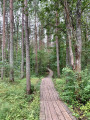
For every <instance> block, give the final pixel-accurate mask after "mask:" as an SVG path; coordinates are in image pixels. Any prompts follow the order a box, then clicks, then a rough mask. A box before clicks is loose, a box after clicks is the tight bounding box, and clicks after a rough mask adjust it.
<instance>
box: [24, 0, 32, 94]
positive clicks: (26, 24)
mask: <svg viewBox="0 0 90 120" xmlns="http://www.w3.org/2000/svg"><path fill="white" fill-rule="evenodd" d="M25 40H26V91H27V94H30V88H31V87H30V86H31V83H30V50H29V31H28V10H27V0H25Z"/></svg>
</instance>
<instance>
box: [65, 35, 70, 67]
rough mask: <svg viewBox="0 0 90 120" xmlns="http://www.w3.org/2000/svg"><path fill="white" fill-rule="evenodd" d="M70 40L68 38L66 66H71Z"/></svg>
mask: <svg viewBox="0 0 90 120" xmlns="http://www.w3.org/2000/svg"><path fill="white" fill-rule="evenodd" d="M70 63H71V62H70V54H69V40H68V37H67V38H66V66H70Z"/></svg>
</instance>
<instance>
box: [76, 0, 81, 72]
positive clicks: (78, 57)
mask: <svg viewBox="0 0 90 120" xmlns="http://www.w3.org/2000/svg"><path fill="white" fill-rule="evenodd" d="M76 38H77V40H76V51H75V52H76V68H75V69H76V71H77V72H81V51H82V38H81V0H77V20H76Z"/></svg>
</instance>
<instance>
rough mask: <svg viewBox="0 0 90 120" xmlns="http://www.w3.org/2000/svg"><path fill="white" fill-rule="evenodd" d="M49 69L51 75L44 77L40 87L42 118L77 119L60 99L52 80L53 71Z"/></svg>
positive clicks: (45, 119)
mask: <svg viewBox="0 0 90 120" xmlns="http://www.w3.org/2000/svg"><path fill="white" fill-rule="evenodd" d="M48 71H49V75H48V77H46V78H44V79H42V82H41V87H40V120H76V118H75V117H73V116H72V114H71V112H70V111H69V109H68V108H67V106H66V105H65V104H64V103H63V102H62V101H61V100H60V98H59V95H58V93H57V91H56V90H55V87H54V84H53V81H52V76H53V72H52V71H51V70H50V69H48Z"/></svg>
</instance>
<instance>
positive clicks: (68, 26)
mask: <svg viewBox="0 0 90 120" xmlns="http://www.w3.org/2000/svg"><path fill="white" fill-rule="evenodd" d="M64 9H65V19H66V30H67V36H68V40H69V54H70V62H71V63H70V64H71V67H72V68H73V70H74V56H73V50H72V38H73V33H72V32H73V28H72V23H71V18H70V13H69V8H68V3H67V0H64Z"/></svg>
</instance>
